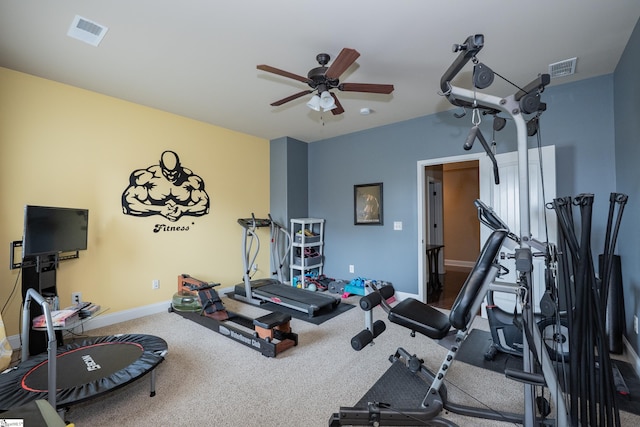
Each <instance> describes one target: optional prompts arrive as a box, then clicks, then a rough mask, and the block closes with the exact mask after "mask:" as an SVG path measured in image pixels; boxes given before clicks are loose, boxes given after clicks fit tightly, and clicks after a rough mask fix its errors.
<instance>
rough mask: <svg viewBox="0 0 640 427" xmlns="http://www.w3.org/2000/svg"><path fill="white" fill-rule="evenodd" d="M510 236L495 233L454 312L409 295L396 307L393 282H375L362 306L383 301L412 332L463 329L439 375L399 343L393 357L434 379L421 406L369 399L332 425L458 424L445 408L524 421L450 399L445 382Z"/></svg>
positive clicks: (368, 334)
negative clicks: (390, 299)
mask: <svg viewBox="0 0 640 427" xmlns="http://www.w3.org/2000/svg"><path fill="white" fill-rule="evenodd" d="M507 235H508V232H507V231H506V230H497V231H494V232H493V233H492V234H491V235H490V236H489V238H488V239H487V241H486V242H485V244H484V246H483V248H482V251H481V253H480V256H479V257H478V260H477V261H476V263H475V265H474V267H473V269H472V271H471V273H470V274H469V276H468V277H467V279H466V281H465V283H464V285H463V286H462V289H461V290H460V292H459V293H458V296H457V297H456V300H455V302H454V303H453V306H452V308H451V311H450V313H449V315H447V314H446V313H444V312H442V311H440V310H437V309H435V308H433V307H431V306H430V305H427V304H425V303H423V302H421V301H418V300H416V299H414V298H408V299H405V300H403V301H401V302H400V303H398V304H396V305H395V306H393V307H392V306H391V305H390V304H388V303H387V302H386V299H387V298H388V297H389V296H390V294H389V290H388V289H385V288H388V287H389V286H391V285H388V286H385V287H383V288H379V289H378V288H376V287H375V285H373V286H372V290H373V292H372V293H370V294H369V295H366V296H364V297H362V299H361V301H360V307H361V308H362V309H363V310H371V309H373V308H374V307H375V306H377V305H381V306H382V308H383V309H384V310H385V312H386V313H387V314H388V319H389V321H391V322H393V323H395V324H398V325H400V326H403V327H405V328H407V329H409V330H410V331H411V336H412V337H415V333H416V332H418V333H420V334H422V335H424V336H427V337H429V338H431V339H434V340H440V339H442V338H444V337H446V336H447V335H448V334H449V332H450V330H451V328H452V327H453V328H454V329H455V330H456V331H457V332H456V337H455V342H454V344H452V345H451V347H450V349H449V351H448V353H447V355H446V357H445V359H444V361H443V362H442V363H441V365H440V369H439V371H438V372H437V373H436V374H433V373H432V372H431V371H429V370H428V369H427V368H426V367H425V366H424V365H423V364H422V363H423V361H422V360H420V359H418V358H417V357H416V356H412V355H410V354H409V353H408V352H407V351H406V350H404V349H402V348H399V349H398V350H397V351H396V353H395V355H392V356H391V357H390V358H389V359H390V361H391V362H396V361H402V362H404V363H405V365H406V366H407V368H408V369H409V370H411V372H413V373H417V372H420V373H421V374H422V376H423V377H424V378H426V379H428V380H429V381H430V385H429V389H428V391H427V392H426V393H425V394H424V397H423V399H422V402H421V403H420V404H419V405H418V407H417V408H396V407H394V408H390V407H389V405H388V404H382V403H380V402H368V404H367V406H366V407H341V408H340V411H339V412H338V413H334V414H333V416H332V418H331V419H330V422H329V425H330V426H332V427H333V426H341V425H370V423H373V422H384V423H386V424H382V425H433V424H436V425H452V424H450V423H448V422H447V421H446V420H443V419H440V418H437V419H436V417H437V416H438V415H439V414H440V413H441V412H442V410H443V409H446V410H449V411H451V412H455V413H458V414H462V415H468V416H475V417H481V418H489V419H497V420H500V421H510V422H515V423H521V422H522V415H519V414H504V413H501V414H498V415H496V413H495V412H493V411H486V410H485V411H483V410H482V409H478V408H472V407H467V406H463V405H457V404H454V403H451V402H447V399H446V389H445V386H444V378H445V376H446V374H447V371H448V369H449V368H450V367H451V365H452V363H453V362H454V360H455V358H456V356H457V352H458V349H459V348H460V345H461V344H462V343H463V342H464V340H465V339H466V337H467V336H468V334H469V332H470V328H471V324H472V323H473V320H474V318H475V316H476V314H477V313H478V311H479V309H480V306H481V304H482V301H483V299H484V296H485V295H486V293H487V291H488V289H489V286H490V285H491V283H492V282H493V281H494V279H495V278H496V276H497V274H498V272H499V271H500V266H499V265H498V264H497V262H496V259H497V257H498V253H499V251H500V248H501V247H502V244H503V242H504V240H505V238H506V237H507ZM391 289H393V288H391ZM381 290H382V292H381ZM385 329H386V327H385V326H384V322H383V321H382V320H377V321H376V322H374V324H373V327H372V328H371V330H369V329H365V330H363V331H361V332H360V333H358V334H357V335H356V336H354V337H353V339H352V340H351V345H352V347H353V348H354V349H355V350H361V349H362V348H364V347H366V346H367V344H369V343H371V342H372V341H373V339H374V338H376V337H377V336H378V335H380V334H382V332H384V330H385ZM374 387H375V386H374ZM399 389H402V387H400V388H399ZM365 396H366V395H365ZM416 423H417V424H416Z"/></svg>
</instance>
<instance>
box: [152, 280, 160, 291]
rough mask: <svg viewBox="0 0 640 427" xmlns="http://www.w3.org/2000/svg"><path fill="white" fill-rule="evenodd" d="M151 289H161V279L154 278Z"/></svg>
mask: <svg viewBox="0 0 640 427" xmlns="http://www.w3.org/2000/svg"><path fill="white" fill-rule="evenodd" d="M151 289H160V280H158V279H153V281H152V282H151Z"/></svg>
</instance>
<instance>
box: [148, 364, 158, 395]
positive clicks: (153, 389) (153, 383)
mask: <svg viewBox="0 0 640 427" xmlns="http://www.w3.org/2000/svg"><path fill="white" fill-rule="evenodd" d="M155 395H156V370H155V369H153V370H152V371H151V393H149V397H153V396H155Z"/></svg>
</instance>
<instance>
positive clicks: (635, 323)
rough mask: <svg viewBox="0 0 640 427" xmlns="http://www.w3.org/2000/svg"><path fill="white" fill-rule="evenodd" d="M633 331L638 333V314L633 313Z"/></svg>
mask: <svg viewBox="0 0 640 427" xmlns="http://www.w3.org/2000/svg"><path fill="white" fill-rule="evenodd" d="M633 332H635V333H636V334H637V333H638V315H637V314H634V315H633Z"/></svg>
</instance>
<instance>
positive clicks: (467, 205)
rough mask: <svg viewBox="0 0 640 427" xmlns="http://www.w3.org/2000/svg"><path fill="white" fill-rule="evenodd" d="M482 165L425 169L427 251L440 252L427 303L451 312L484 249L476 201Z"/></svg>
mask: <svg viewBox="0 0 640 427" xmlns="http://www.w3.org/2000/svg"><path fill="white" fill-rule="evenodd" d="M479 169H480V166H479V161H478V160H468V161H464V162H451V163H444V164H439V165H430V166H426V167H425V175H426V179H427V183H428V186H427V187H426V190H427V194H426V195H425V199H426V201H427V206H426V210H427V220H426V227H427V251H428V250H433V249H432V248H438V247H439V246H442V248H441V249H437V258H438V259H437V260H436V263H437V264H436V265H432V264H433V262H432V261H429V262H428V265H427V270H428V271H427V282H429V281H432V280H434V277H435V274H431V271H429V270H430V269H431V268H432V267H436V268H435V271H436V274H437V275H438V276H437V282H436V283H437V285H435V286H434V284H430V285H428V286H427V303H428V304H430V305H432V306H434V307H438V308H444V309H450V308H451V306H452V305H453V302H454V301H455V299H456V296H457V295H458V293H459V292H460V289H462V285H463V284H464V282H465V280H466V278H467V276H468V275H469V273H470V272H471V269H472V268H473V265H474V262H475V260H476V259H477V257H478V254H479V248H480V223H479V222H478V220H477V211H476V208H475V206H474V204H473V201H474V200H476V199H478V198H479V195H480V188H479V178H478V175H479Z"/></svg>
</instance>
